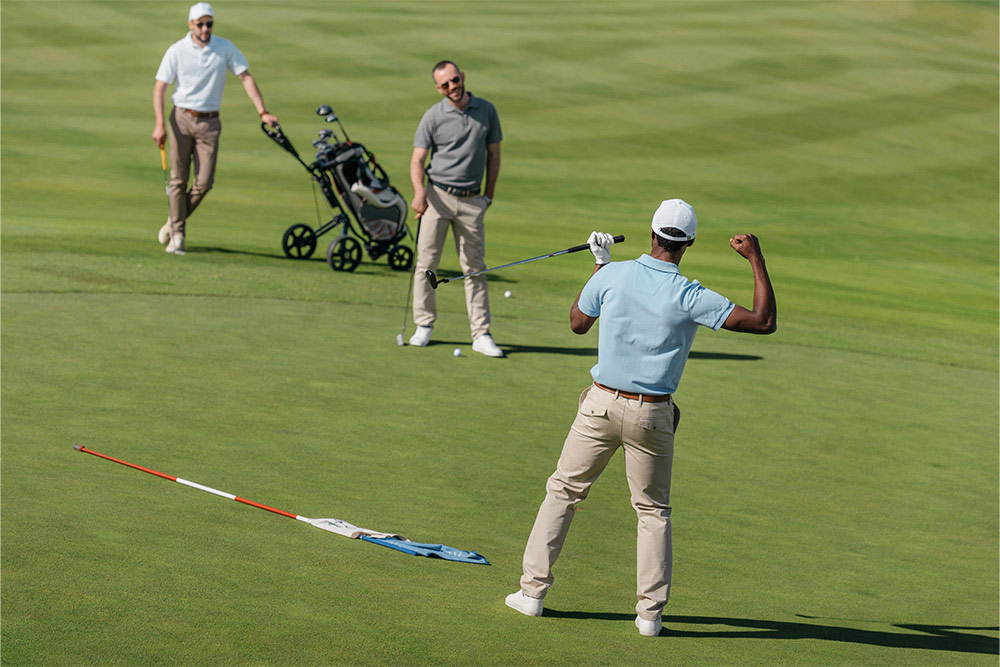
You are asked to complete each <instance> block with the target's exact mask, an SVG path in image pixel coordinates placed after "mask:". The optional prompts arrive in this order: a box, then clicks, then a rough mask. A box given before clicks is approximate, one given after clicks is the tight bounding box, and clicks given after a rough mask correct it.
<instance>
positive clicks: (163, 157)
mask: <svg viewBox="0 0 1000 667" xmlns="http://www.w3.org/2000/svg"><path fill="white" fill-rule="evenodd" d="M160 164H161V165H163V171H166V170H167V151H166V149H165V148H163V146H160Z"/></svg>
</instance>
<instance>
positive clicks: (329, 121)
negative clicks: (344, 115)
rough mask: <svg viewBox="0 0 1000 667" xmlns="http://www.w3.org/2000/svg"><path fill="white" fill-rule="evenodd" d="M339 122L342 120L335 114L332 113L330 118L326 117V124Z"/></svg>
mask: <svg viewBox="0 0 1000 667" xmlns="http://www.w3.org/2000/svg"><path fill="white" fill-rule="evenodd" d="M338 120H340V119H339V118H337V114H335V113H332V114H330V115H329V116H327V117H326V122H328V123H332V122H334V121H338Z"/></svg>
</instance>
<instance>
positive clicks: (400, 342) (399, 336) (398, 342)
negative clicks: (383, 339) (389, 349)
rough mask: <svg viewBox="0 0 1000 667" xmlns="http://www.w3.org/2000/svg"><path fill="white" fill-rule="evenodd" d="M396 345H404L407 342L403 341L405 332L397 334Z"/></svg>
mask: <svg viewBox="0 0 1000 667" xmlns="http://www.w3.org/2000/svg"><path fill="white" fill-rule="evenodd" d="M396 345H398V346H400V347H403V345H405V343H404V342H403V334H401V333H400V334H396Z"/></svg>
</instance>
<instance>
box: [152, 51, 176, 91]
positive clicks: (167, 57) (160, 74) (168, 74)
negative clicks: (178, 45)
mask: <svg viewBox="0 0 1000 667" xmlns="http://www.w3.org/2000/svg"><path fill="white" fill-rule="evenodd" d="M175 78H177V58H175V57H174V49H173V47H171V48H169V49H167V52H166V53H164V54H163V60H161V61H160V67H159V68H158V69H157V70H156V80H157V81H162V82H163V83H173V82H174V79H175Z"/></svg>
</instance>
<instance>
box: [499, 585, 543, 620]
mask: <svg viewBox="0 0 1000 667" xmlns="http://www.w3.org/2000/svg"><path fill="white" fill-rule="evenodd" d="M504 602H505V603H506V604H507V606H508V607H510V608H511V609H515V610H517V611H519V612H521V613H522V614H524V615H525V616H541V615H542V608H543V607H544V603H543V602H542V601H541V600H539V599H538V598H533V597H528V596H527V595H525V594H524V591H521V590H519V591H518V592H516V593H511V594H510V595H508V596H507V597H506V599H505V600H504Z"/></svg>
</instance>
